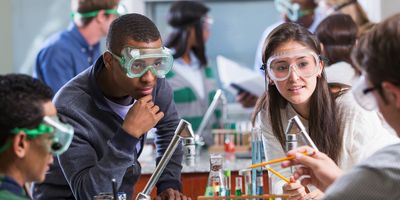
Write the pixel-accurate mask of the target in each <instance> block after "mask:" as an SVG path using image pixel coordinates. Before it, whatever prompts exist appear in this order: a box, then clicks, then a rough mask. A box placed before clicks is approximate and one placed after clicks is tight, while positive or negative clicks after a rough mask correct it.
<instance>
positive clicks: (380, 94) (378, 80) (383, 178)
mask: <svg viewBox="0 0 400 200" xmlns="http://www.w3.org/2000/svg"><path fill="white" fill-rule="evenodd" d="M399 27H400V14H397V15H394V16H392V17H389V18H388V19H386V20H385V21H383V22H381V23H380V24H378V25H377V26H376V27H375V28H374V29H373V30H371V31H370V32H368V33H366V35H365V36H364V37H362V38H361V39H360V40H359V42H358V44H357V46H356V47H355V49H354V50H353V53H352V54H353V62H354V63H356V66H358V67H359V68H360V69H361V70H362V76H361V77H360V78H359V80H358V83H357V84H356V85H355V87H354V88H353V94H354V96H355V98H356V99H357V101H358V102H359V103H360V106H362V107H363V108H365V109H367V110H373V109H376V108H379V111H380V112H381V113H382V115H383V117H384V118H385V120H386V122H387V123H388V124H389V125H390V126H391V127H392V128H393V129H394V130H395V131H396V132H397V136H400V123H399V119H400V73H399V69H400V58H399V56H398V54H399V52H400V39H399V38H400V29H399ZM379 134H381V135H382V133H381V132H380V133H379ZM302 152H308V153H310V154H312V156H304V155H301V154H300V153H302ZM313 152H314V151H313V149H311V148H310V147H308V146H303V147H300V148H298V149H295V150H293V151H290V152H289V153H288V155H290V156H293V155H294V156H295V160H294V161H291V162H284V163H283V164H282V165H283V167H288V166H291V165H293V164H302V165H303V167H302V168H301V169H299V170H297V171H296V173H295V176H296V177H300V176H305V178H304V179H303V180H302V183H303V184H308V183H312V184H314V185H315V186H317V187H319V188H320V189H321V190H324V191H326V193H325V197H324V199H356V200H357V199H400V191H399V190H398V185H399V182H400V164H399V161H398V160H399V158H400V143H396V144H393V145H390V146H387V147H384V148H382V149H381V150H379V151H378V152H376V153H375V154H373V155H372V156H370V157H369V158H367V159H366V160H365V161H363V162H361V163H360V164H358V165H357V166H355V167H354V168H353V169H352V170H351V171H349V172H348V173H343V171H342V170H341V169H339V168H338V166H336V164H335V163H334V162H332V160H331V159H330V158H329V157H328V156H326V154H324V153H322V152H315V153H313Z"/></svg>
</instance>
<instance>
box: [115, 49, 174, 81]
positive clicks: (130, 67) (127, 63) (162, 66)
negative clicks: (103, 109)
mask: <svg viewBox="0 0 400 200" xmlns="http://www.w3.org/2000/svg"><path fill="white" fill-rule="evenodd" d="M108 52H109V53H111V55H113V57H114V58H115V59H117V60H118V61H119V63H120V65H121V67H122V69H123V70H124V72H125V73H126V75H127V76H128V77H129V78H139V77H142V76H143V75H144V74H145V73H146V72H147V71H149V70H150V71H151V72H152V73H153V74H154V75H155V76H157V77H158V78H165V75H166V74H167V73H168V72H169V71H170V70H171V68H172V65H173V62H174V59H173V57H172V54H171V51H170V50H169V49H168V48H165V47H161V48H156V49H139V48H135V47H125V48H123V49H122V51H121V57H120V56H117V55H115V54H114V53H112V52H111V51H108Z"/></svg>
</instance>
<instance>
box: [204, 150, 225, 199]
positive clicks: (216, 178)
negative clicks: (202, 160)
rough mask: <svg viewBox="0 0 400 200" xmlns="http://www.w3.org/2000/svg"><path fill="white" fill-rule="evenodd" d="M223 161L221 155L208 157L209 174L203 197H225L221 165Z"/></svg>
mask: <svg viewBox="0 0 400 200" xmlns="http://www.w3.org/2000/svg"><path fill="white" fill-rule="evenodd" d="M223 163H224V159H223V157H222V155H221V154H211V155H210V174H209V175H208V181H207V188H206V192H205V196H225V195H226V194H225V183H224V174H223V168H222V165H223Z"/></svg>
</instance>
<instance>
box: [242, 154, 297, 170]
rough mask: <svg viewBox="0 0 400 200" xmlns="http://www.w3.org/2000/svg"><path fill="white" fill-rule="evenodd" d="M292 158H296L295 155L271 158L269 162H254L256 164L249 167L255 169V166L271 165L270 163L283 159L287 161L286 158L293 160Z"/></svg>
mask: <svg viewBox="0 0 400 200" xmlns="http://www.w3.org/2000/svg"><path fill="white" fill-rule="evenodd" d="M292 159H294V156H288V157H283V158H277V159H273V160H270V161H267V162H262V163H257V164H254V165H250V166H249V167H248V168H250V169H253V168H257V167H262V166H265V165H270V164H274V163H278V162H282V161H285V160H292Z"/></svg>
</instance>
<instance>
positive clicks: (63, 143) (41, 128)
mask: <svg viewBox="0 0 400 200" xmlns="http://www.w3.org/2000/svg"><path fill="white" fill-rule="evenodd" d="M21 131H22V132H24V133H25V134H26V135H27V136H28V138H30V139H34V138H36V137H38V136H40V135H42V134H50V135H51V137H50V138H51V145H50V146H49V152H50V153H52V154H53V155H56V156H57V155H60V154H62V153H64V152H65V151H66V150H67V149H68V147H69V145H70V144H71V142H72V138H73V136H74V129H73V128H72V126H71V125H69V124H66V123H62V122H61V121H60V120H59V119H58V117H57V116H45V117H44V118H43V122H42V123H40V124H39V125H38V126H37V128H35V129H27V128H14V129H12V130H11V133H12V134H17V133H19V132H21ZM10 146H11V141H10V140H8V141H7V143H6V144H5V145H3V147H0V153H1V152H3V151H5V150H7V149H8V148H9V147H10Z"/></svg>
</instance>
